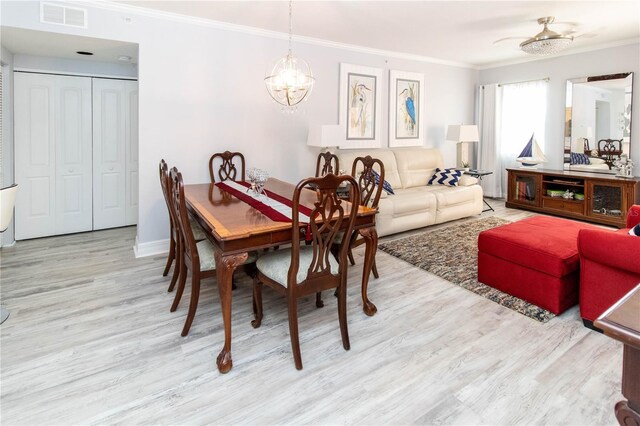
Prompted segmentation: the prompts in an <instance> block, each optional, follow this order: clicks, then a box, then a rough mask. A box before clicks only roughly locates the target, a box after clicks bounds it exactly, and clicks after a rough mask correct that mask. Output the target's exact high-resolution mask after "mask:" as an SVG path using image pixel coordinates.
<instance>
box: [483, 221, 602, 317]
mask: <svg viewBox="0 0 640 426" xmlns="http://www.w3.org/2000/svg"><path fill="white" fill-rule="evenodd" d="M581 229H597V228H596V227H595V226H592V225H587V224H585V223H581V222H574V221H571V220H566V219H558V218H555V217H545V216H535V217H531V218H528V219H524V220H521V221H519V222H514V223H511V224H508V225H503V226H499V227H497V228H493V229H489V230H487V231H484V232H481V233H480V235H479V236H478V281H480V282H481V283H484V284H486V285H489V286H491V287H493V288H496V289H498V290H500V291H503V292H505V293H508V294H510V295H512V296H515V297H518V298H520V299H523V300H526V301H527V302H530V303H533V304H534V305H537V306H540V307H541V308H544V309H546V310H548V311H550V312H553V313H554V314H560V313H562V312H564V311H565V310H567V309H569V308H570V307H572V306H573V305H575V304H576V303H578V283H579V281H580V275H579V265H580V259H579V257H578V232H579V231H580V230H581Z"/></svg>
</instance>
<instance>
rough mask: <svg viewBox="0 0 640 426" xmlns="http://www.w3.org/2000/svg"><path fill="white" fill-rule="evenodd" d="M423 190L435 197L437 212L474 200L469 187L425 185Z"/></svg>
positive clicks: (472, 191)
mask: <svg viewBox="0 0 640 426" xmlns="http://www.w3.org/2000/svg"><path fill="white" fill-rule="evenodd" d="M424 188H425V189H426V190H427V191H428V192H430V193H432V194H433V195H435V197H436V201H437V202H438V210H444V209H446V208H447V207H448V206H453V205H456V204H462V203H469V202H472V201H473V200H475V198H476V196H475V191H474V189H472V187H470V186H446V185H427V186H425V187H424Z"/></svg>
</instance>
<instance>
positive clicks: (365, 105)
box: [349, 80, 371, 137]
mask: <svg viewBox="0 0 640 426" xmlns="http://www.w3.org/2000/svg"><path fill="white" fill-rule="evenodd" d="M367 92H371V89H370V88H369V87H367V86H366V85H365V84H363V83H360V82H359V81H358V80H355V81H354V82H353V84H352V85H351V108H350V110H349V114H350V127H351V128H352V129H354V130H356V133H357V134H359V136H360V137H365V136H366V135H367V131H368V128H369V127H370V126H369V98H368V96H367Z"/></svg>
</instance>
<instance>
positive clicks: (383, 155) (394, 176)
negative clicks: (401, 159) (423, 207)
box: [337, 149, 402, 188]
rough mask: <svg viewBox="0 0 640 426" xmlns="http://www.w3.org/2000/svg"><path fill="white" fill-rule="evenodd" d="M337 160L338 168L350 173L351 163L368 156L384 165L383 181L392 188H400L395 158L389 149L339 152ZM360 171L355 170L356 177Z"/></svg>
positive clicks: (360, 169)
mask: <svg viewBox="0 0 640 426" xmlns="http://www.w3.org/2000/svg"><path fill="white" fill-rule="evenodd" d="M337 155H338V159H339V160H340V168H341V169H343V170H345V171H346V172H347V173H351V168H352V167H353V161H354V160H355V159H356V158H358V157H366V156H367V155H370V156H371V157H373V158H377V159H379V160H380V161H382V164H384V180H386V181H387V182H389V183H390V184H391V186H392V187H393V188H402V182H401V181H400V175H399V174H398V164H397V163H396V157H395V155H394V154H393V151H391V150H389V149H368V150H356V151H354V150H344V149H343V150H339V151H338V152H337ZM361 171H362V168H361V167H359V168H358V169H357V170H356V175H357V174H358V173H359V172H361Z"/></svg>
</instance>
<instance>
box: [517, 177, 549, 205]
mask: <svg viewBox="0 0 640 426" xmlns="http://www.w3.org/2000/svg"><path fill="white" fill-rule="evenodd" d="M540 183H541V179H540V175H534V174H528V173H517V172H511V173H510V177H509V200H510V201H511V202H513V203H518V204H524V205H530V206H540Z"/></svg>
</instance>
